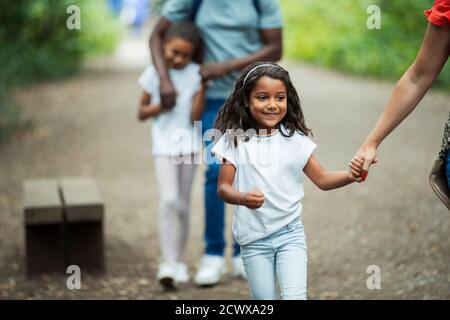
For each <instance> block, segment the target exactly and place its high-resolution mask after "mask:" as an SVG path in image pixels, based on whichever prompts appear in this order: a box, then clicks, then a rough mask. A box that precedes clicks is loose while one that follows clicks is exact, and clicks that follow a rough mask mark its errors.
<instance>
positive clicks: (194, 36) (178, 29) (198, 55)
mask: <svg viewBox="0 0 450 320" xmlns="http://www.w3.org/2000/svg"><path fill="white" fill-rule="evenodd" d="M170 38H181V39H183V40H186V41H188V42H189V43H191V44H192V45H193V46H194V54H193V60H194V61H195V62H196V63H198V64H201V63H202V62H203V41H202V37H201V35H200V31H199V30H198V28H197V27H196V26H195V25H194V24H193V23H192V22H190V21H181V22H176V23H174V24H172V25H171V26H170V27H169V29H168V30H167V31H166V33H165V35H164V41H167V40H169V39H170Z"/></svg>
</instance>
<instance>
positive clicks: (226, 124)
mask: <svg viewBox="0 0 450 320" xmlns="http://www.w3.org/2000/svg"><path fill="white" fill-rule="evenodd" d="M263 64H267V66H266V65H264V66H261V65H263ZM258 66H260V67H258ZM255 67H258V68H256V69H254V70H253V71H251V70H252V69H253V68H255ZM250 71H251V73H250V74H248V73H249V72H250ZM263 76H267V77H270V78H272V79H278V80H281V81H282V82H283V83H284V85H285V86H286V95H287V113H286V116H285V117H284V118H283V119H282V120H281V121H280V122H279V123H278V129H279V130H280V132H281V134H282V135H284V136H285V137H292V136H293V135H294V134H295V132H299V133H302V134H304V135H306V136H308V135H309V134H310V133H311V134H312V131H311V129H309V128H308V127H307V126H306V124H305V118H304V116H303V112H302V108H301V105H300V99H299V97H298V94H297V91H296V90H295V88H294V86H293V84H292V82H291V79H290V78H289V73H288V72H287V71H286V70H285V69H283V68H282V67H280V66H279V65H277V64H275V63H271V62H256V63H253V64H251V65H249V66H248V67H247V68H245V69H244V70H243V71H242V73H241V75H240V77H239V78H238V79H237V80H236V83H235V86H234V90H233V93H232V94H231V95H230V96H229V98H228V99H227V100H226V101H225V103H224V105H223V106H222V107H221V108H220V110H219V112H218V114H217V117H216V120H215V123H214V128H216V129H218V130H219V131H220V132H221V133H222V134H224V133H225V132H228V133H231V134H233V133H235V132H238V133H237V134H235V135H234V137H233V138H234V139H233V140H234V144H235V145H237V140H238V139H237V138H244V141H248V137H240V135H241V134H242V133H243V132H245V131H247V130H249V129H253V130H252V131H253V132H256V131H257V130H258V124H257V123H256V121H255V120H254V119H253V117H252V115H251V113H250V108H248V106H249V98H250V93H251V91H252V90H253V88H254V87H255V86H256V84H257V82H258V80H259V79H260V78H261V77H263ZM281 125H282V126H284V129H285V130H281ZM284 131H285V132H284Z"/></svg>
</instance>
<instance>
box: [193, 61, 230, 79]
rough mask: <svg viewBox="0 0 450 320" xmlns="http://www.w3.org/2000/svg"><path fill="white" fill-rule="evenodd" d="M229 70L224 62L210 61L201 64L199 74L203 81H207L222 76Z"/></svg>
mask: <svg viewBox="0 0 450 320" xmlns="http://www.w3.org/2000/svg"><path fill="white" fill-rule="evenodd" d="M230 71H231V70H230V68H229V66H228V64H227V63H226V62H210V63H207V64H204V65H202V66H201V68H200V75H201V76H202V80H203V81H208V80H213V79H216V78H219V77H222V76H224V75H226V74H228V73H229V72H230Z"/></svg>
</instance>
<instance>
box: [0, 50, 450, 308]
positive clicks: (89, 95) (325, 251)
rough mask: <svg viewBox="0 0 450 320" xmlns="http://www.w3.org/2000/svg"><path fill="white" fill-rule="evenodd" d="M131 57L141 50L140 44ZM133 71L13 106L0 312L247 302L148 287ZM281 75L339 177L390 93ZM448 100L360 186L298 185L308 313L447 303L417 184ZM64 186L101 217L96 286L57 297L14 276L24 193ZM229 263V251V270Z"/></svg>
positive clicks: (441, 258)
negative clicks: (365, 303) (125, 303)
mask: <svg viewBox="0 0 450 320" xmlns="http://www.w3.org/2000/svg"><path fill="white" fill-rule="evenodd" d="M135 44H136V43H135ZM137 46H138V47H139V46H142V47H143V48H145V44H144V43H137ZM142 52H144V51H142ZM141 58H143V59H144V60H145V59H146V57H145V55H144V56H142V55H141ZM116 59H117V56H116ZM139 61H142V59H141V60H139ZM139 61H138V62H136V61H131V62H130V61H129V62H130V64H129V65H125V66H124V65H122V66H119V65H117V66H113V65H111V64H107V65H106V66H109V67H107V68H104V66H105V65H103V66H102V67H101V68H100V67H98V66H97V67H89V68H87V69H86V70H84V71H83V72H82V73H81V74H80V75H79V76H77V77H75V78H72V79H69V80H66V81H61V82H57V83H46V84H41V85H37V86H33V87H30V88H24V89H21V90H18V91H17V92H16V93H15V96H16V98H17V100H18V101H19V103H20V104H21V105H23V108H24V115H25V116H26V117H30V118H32V121H33V126H32V128H30V129H28V130H23V131H21V132H18V133H17V134H15V135H14V136H13V137H12V138H11V139H9V140H8V141H7V142H4V143H2V144H0V179H1V182H0V270H1V271H0V298H6V299H28V298H32V299H33V298H34V299H36V298H50V299H52V298H81V299H92V298H96V299H120V298H123V299H126V298H130V299H247V298H248V297H249V291H248V288H247V284H246V282H244V281H241V280H238V279H232V278H231V276H229V275H227V277H226V278H225V279H224V281H223V283H222V284H220V285H218V286H215V287H213V288H197V287H195V285H194V284H193V283H189V284H187V285H185V286H184V287H181V289H180V290H179V291H178V292H176V293H170V294H167V293H162V291H161V289H160V287H159V285H158V283H157V282H156V281H155V279H154V275H155V272H156V268H157V263H158V254H159V247H158V242H157V241H158V230H157V227H156V226H157V218H156V217H157V201H158V196H157V190H156V189H155V177H154V175H153V164H152V158H151V154H150V135H149V127H148V124H140V123H138V122H137V120H136V108H137V102H138V95H139V88H138V86H137V84H136V79H137V77H138V75H139V72H140V70H141V67H142V66H141V64H140V63H139ZM133 63H134V64H133ZM283 65H284V66H285V67H286V68H287V69H288V70H289V71H290V73H291V76H292V78H293V81H294V83H295V84H296V87H297V88H298V90H299V93H300V96H301V100H302V104H303V108H304V111H305V116H306V120H307V125H308V126H309V127H312V129H313V132H314V138H313V139H314V141H315V142H316V143H317V144H318V146H319V148H318V150H317V156H318V158H319V160H320V161H321V162H322V164H323V165H324V166H325V167H327V168H329V169H345V168H346V165H347V163H348V161H349V159H350V158H351V157H352V156H353V154H354V153H355V151H356V149H357V147H358V146H359V144H360V143H361V141H362V140H363V138H364V136H365V135H366V134H367V133H368V131H369V129H370V127H371V126H372V125H373V124H374V122H375V120H376V118H377V115H378V114H379V113H380V112H381V109H382V107H383V104H384V102H385V101H386V100H387V98H388V96H389V94H390V92H391V90H392V88H393V84H392V83H379V82H376V81H369V80H361V79H355V78H352V77H347V76H344V75H340V74H336V73H332V72H328V71H323V70H321V69H318V68H314V67H310V66H306V65H303V64H296V63H292V62H284V63H283ZM449 98H450V97H449V96H448V95H443V94H440V93H438V92H431V93H430V94H428V96H427V97H426V98H425V99H424V101H422V103H421V107H419V108H418V110H417V111H416V112H415V113H414V114H413V115H411V116H410V118H409V119H408V120H407V121H406V122H405V123H404V124H403V125H402V126H401V127H400V128H399V129H398V130H397V131H396V132H395V133H394V134H393V135H392V136H391V137H390V139H389V140H387V141H386V142H385V144H384V145H383V147H382V149H381V150H380V153H379V159H380V163H379V165H378V166H377V167H374V168H373V170H372V171H371V173H370V177H369V179H368V181H367V183H366V184H364V185H352V186H349V187H347V188H344V189H341V190H336V191H331V192H322V191H320V190H318V189H317V188H316V187H315V186H313V185H312V184H311V183H310V182H308V183H307V185H306V197H305V199H304V201H303V203H304V223H305V228H306V233H307V236H308V249H309V269H308V279H309V280H308V290H309V298H310V299H336V298H337V299H361V298H365V299H391V298H399V299H411V298H418V299H432V298H435V299H449V298H450V264H449V262H450V259H449V258H450V237H449V236H448V235H449V234H450V214H449V213H448V211H447V210H446V209H445V208H444V206H443V205H441V204H440V203H439V201H438V200H437V198H436V197H435V195H434V194H433V193H432V191H431V189H430V187H429V186H428V182H427V175H428V170H429V168H430V165H431V162H432V160H433V158H434V156H435V153H436V151H437V150H438V148H439V145H440V139H441V136H442V129H443V124H444V122H445V120H446V117H447V114H448V112H449V111H450V106H449V104H448V101H449ZM203 170H204V168H203V167H199V168H198V170H197V173H196V178H195V184H194V188H193V192H192V220H191V235H190V242H189V244H188V248H187V254H186V260H187V262H188V264H189V267H190V273H191V274H192V275H193V274H194V272H195V270H196V269H195V268H196V264H197V262H198V259H199V258H200V256H201V254H202V248H203V241H202V230H203V207H202V203H203V194H202V181H203ZM63 176H91V177H93V178H94V179H95V180H96V181H97V183H98V185H99V188H100V191H101V193H102V195H103V197H104V200H105V203H106V221H105V239H106V263H107V273H106V274H105V275H104V276H91V275H84V274H83V275H82V289H81V290H78V291H76V290H74V291H71V290H68V289H67V288H66V278H65V277H64V276H42V277H39V278H36V279H33V280H27V279H26V278H25V276H24V273H25V265H24V233H23V216H22V211H21V201H22V182H23V181H24V180H25V179H29V178H37V177H63ZM229 212H230V214H229V215H228V223H230V221H231V210H229ZM228 236H230V232H228ZM230 252H231V251H230V248H227V258H228V260H229V257H230ZM370 265H377V266H379V267H380V268H381V272H382V281H381V287H382V288H381V290H369V289H368V288H367V286H366V280H367V277H368V276H369V274H367V273H366V270H367V267H368V266H370Z"/></svg>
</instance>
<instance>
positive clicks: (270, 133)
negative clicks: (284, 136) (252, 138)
mask: <svg viewBox="0 0 450 320" xmlns="http://www.w3.org/2000/svg"><path fill="white" fill-rule="evenodd" d="M277 133H278V128H272V129H267V128H260V129H259V130H258V133H257V134H256V135H257V136H260V137H268V136H273V135H275V134H277Z"/></svg>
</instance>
